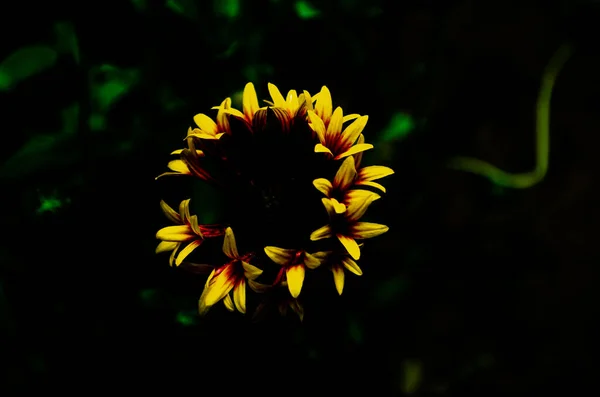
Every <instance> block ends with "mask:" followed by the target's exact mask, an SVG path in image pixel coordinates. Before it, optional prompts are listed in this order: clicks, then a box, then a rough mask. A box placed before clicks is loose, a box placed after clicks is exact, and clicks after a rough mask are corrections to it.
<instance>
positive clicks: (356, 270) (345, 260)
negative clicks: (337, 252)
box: [342, 244, 363, 276]
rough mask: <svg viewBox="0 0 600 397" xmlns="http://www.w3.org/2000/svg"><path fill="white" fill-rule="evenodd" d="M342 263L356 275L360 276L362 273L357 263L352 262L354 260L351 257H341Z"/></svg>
mask: <svg viewBox="0 0 600 397" xmlns="http://www.w3.org/2000/svg"><path fill="white" fill-rule="evenodd" d="M361 245H362V244H361ZM342 265H344V267H345V268H346V269H348V271H349V272H352V273H354V274H356V275H357V276H362V274H363V272H362V270H361V268H360V267H358V264H357V263H356V262H354V260H352V259H351V258H348V257H347V256H346V257H344V258H342Z"/></svg>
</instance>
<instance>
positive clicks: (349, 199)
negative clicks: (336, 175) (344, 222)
mask: <svg viewBox="0 0 600 397" xmlns="http://www.w3.org/2000/svg"><path fill="white" fill-rule="evenodd" d="M380 198H381V196H380V195H378V194H377V193H374V192H370V191H368V190H350V191H349V192H348V193H346V197H345V200H344V201H345V202H346V204H347V212H346V218H347V219H348V220H349V221H351V222H355V221H357V220H359V219H360V218H362V216H363V215H364V214H365V212H367V209H368V208H369V206H370V205H371V203H373V201H375V200H378V199H380Z"/></svg>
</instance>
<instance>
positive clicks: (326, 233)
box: [310, 225, 333, 241]
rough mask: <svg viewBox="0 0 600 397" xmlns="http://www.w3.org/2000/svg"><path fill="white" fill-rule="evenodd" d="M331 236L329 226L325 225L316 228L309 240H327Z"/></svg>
mask: <svg viewBox="0 0 600 397" xmlns="http://www.w3.org/2000/svg"><path fill="white" fill-rule="evenodd" d="M332 235H333V234H332V232H331V226H329V225H325V226H323V227H320V228H318V229H317V230H315V231H314V232H312V233H311V235H310V240H311V241H317V240H322V239H324V238H329V237H331V236H332Z"/></svg>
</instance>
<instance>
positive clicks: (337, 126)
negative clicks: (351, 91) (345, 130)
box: [325, 106, 344, 142]
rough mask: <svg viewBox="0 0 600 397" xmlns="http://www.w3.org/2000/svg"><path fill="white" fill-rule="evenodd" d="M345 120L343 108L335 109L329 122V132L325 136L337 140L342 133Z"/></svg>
mask: <svg viewBox="0 0 600 397" xmlns="http://www.w3.org/2000/svg"><path fill="white" fill-rule="evenodd" d="M343 119H344V113H343V112H342V108H341V107H339V106H338V107H337V108H335V111H334V112H333V115H332V116H331V120H329V125H328V126H327V131H325V136H333V137H336V138H337V137H338V135H339V133H340V132H341V131H342V122H343V121H342V120H343ZM329 142H330V141H329Z"/></svg>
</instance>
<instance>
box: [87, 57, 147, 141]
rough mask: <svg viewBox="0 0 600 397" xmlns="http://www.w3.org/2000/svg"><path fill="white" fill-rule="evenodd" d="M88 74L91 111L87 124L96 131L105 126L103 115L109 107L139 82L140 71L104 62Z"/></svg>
mask: <svg viewBox="0 0 600 397" xmlns="http://www.w3.org/2000/svg"><path fill="white" fill-rule="evenodd" d="M90 75H91V86H90V95H91V99H92V113H91V115H90V120H89V126H90V128H91V130H92V131H98V130H102V129H104V128H105V127H106V120H105V116H106V113H107V112H108V110H109V109H110V107H111V106H112V105H114V103H115V102H117V101H118V100H119V99H120V98H121V97H122V96H123V95H125V94H126V93H128V92H129V91H130V90H131V89H132V88H133V87H134V86H135V85H136V84H137V83H138V82H139V80H140V72H139V70H137V69H121V68H118V67H116V66H113V65H108V64H104V65H100V66H96V67H94V68H92V70H91V71H90Z"/></svg>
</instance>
